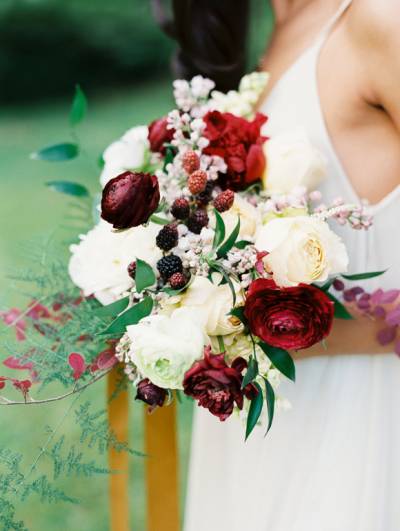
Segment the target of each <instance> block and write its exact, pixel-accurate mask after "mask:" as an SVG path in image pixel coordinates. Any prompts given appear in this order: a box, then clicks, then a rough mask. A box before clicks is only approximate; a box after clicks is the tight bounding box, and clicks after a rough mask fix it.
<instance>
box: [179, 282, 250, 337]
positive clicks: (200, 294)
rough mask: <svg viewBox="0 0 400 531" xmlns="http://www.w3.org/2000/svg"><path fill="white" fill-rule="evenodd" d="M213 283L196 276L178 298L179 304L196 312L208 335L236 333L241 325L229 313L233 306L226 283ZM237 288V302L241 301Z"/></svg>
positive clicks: (230, 293)
mask: <svg viewBox="0 0 400 531" xmlns="http://www.w3.org/2000/svg"><path fill="white" fill-rule="evenodd" d="M218 280H219V279H216V283H215V284H213V283H212V282H211V281H210V280H208V279H207V278H206V277H200V276H199V277H196V278H195V279H194V281H193V282H192V284H191V285H190V286H189V288H188V289H187V290H186V291H185V292H184V293H183V295H182V296H181V297H180V300H179V306H180V308H182V309H185V310H187V311H192V312H197V314H198V319H199V322H202V323H203V326H204V330H205V332H206V334H207V335H208V336H223V335H230V334H237V333H239V332H240V331H242V330H243V325H242V323H240V322H239V321H238V320H237V319H235V318H233V317H232V316H231V315H229V312H230V311H231V309H232V306H233V300H232V292H231V290H230V288H229V286H228V285H227V284H222V285H218ZM235 287H236V288H237V291H238V293H237V296H236V298H237V303H239V302H240V301H242V297H241V295H240V293H239V286H235Z"/></svg>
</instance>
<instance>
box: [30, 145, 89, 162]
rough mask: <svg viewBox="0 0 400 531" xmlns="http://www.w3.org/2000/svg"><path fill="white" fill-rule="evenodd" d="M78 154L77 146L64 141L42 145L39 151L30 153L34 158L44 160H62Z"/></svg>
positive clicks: (72, 157)
mask: <svg viewBox="0 0 400 531" xmlns="http://www.w3.org/2000/svg"><path fill="white" fill-rule="evenodd" d="M78 155H79V146H78V145H77V144H74V143H72V142H64V143H62V144H53V145H51V146H47V147H44V148H43V149H40V150H39V151H36V152H35V153H32V154H31V158H32V159H34V160H46V161H48V162H63V161H65V160H71V159H74V158H76V157H77V156H78Z"/></svg>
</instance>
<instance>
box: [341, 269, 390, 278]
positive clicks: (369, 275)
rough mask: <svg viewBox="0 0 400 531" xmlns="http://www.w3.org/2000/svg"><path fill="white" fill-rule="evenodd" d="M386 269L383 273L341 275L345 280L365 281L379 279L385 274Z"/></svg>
mask: <svg viewBox="0 0 400 531" xmlns="http://www.w3.org/2000/svg"><path fill="white" fill-rule="evenodd" d="M386 271H387V269H384V270H383V271H371V272H369V273H356V274H354V275H341V276H342V277H343V278H345V279H346V280H367V279H368V278H375V277H380V276H381V275H383V274H385V273H386Z"/></svg>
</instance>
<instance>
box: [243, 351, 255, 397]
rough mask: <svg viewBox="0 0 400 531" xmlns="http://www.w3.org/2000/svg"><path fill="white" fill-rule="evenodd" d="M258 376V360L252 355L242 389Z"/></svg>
mask: <svg viewBox="0 0 400 531" xmlns="http://www.w3.org/2000/svg"><path fill="white" fill-rule="evenodd" d="M257 376H258V362H257V360H256V358H255V357H254V356H251V358H250V359H249V364H248V367H247V371H246V374H245V375H244V377H243V381H242V389H244V388H245V387H246V385H248V384H249V383H251V382H252V381H253V380H255V379H256V378H257Z"/></svg>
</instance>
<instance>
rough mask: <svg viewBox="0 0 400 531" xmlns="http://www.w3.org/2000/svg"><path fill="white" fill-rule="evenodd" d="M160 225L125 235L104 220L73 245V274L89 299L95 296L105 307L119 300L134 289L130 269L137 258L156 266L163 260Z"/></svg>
mask: <svg viewBox="0 0 400 531" xmlns="http://www.w3.org/2000/svg"><path fill="white" fill-rule="evenodd" d="M159 230H160V226H159V225H156V224H154V223H150V224H149V225H147V226H143V225H141V226H139V227H134V228H132V229H128V230H125V231H122V232H114V231H113V230H112V226H111V225H110V224H109V223H107V222H106V221H103V220H101V221H100V223H99V224H98V225H96V226H95V227H94V228H93V229H92V230H90V231H89V232H88V233H87V234H84V235H81V236H80V240H81V241H80V243H78V244H74V245H71V247H70V250H71V253H72V256H71V258H70V262H69V274H70V277H71V279H72V282H74V284H76V285H77V286H78V287H79V288H81V289H82V291H83V293H84V295H85V296H88V295H94V296H95V297H96V299H98V300H99V301H100V302H101V303H102V304H108V303H110V302H113V301H114V300H116V299H118V298H119V297H120V296H121V294H122V293H123V292H124V291H126V290H127V289H129V288H130V287H131V286H132V279H131V278H130V276H129V275H128V272H127V267H128V265H129V264H130V262H132V261H133V260H135V259H136V258H141V259H142V260H144V261H145V262H148V263H149V264H150V265H152V266H155V264H156V262H157V260H158V259H159V258H161V256H162V254H161V251H160V249H159V248H158V247H157V246H156V236H157V234H158V231H159Z"/></svg>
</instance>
